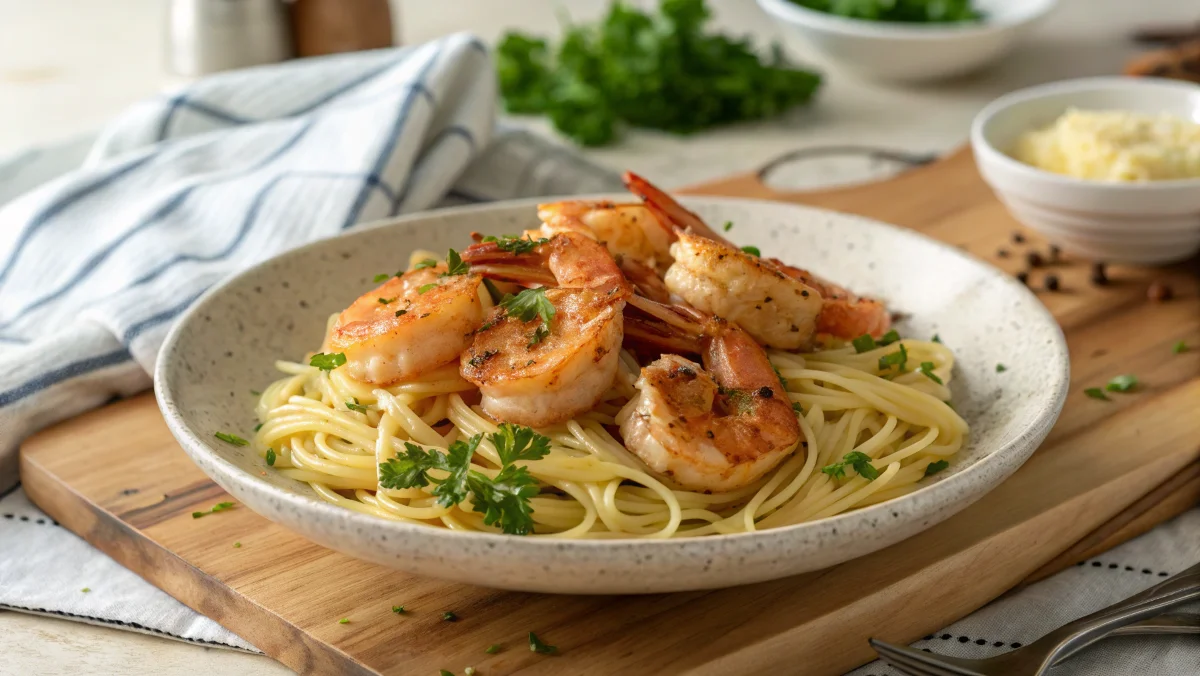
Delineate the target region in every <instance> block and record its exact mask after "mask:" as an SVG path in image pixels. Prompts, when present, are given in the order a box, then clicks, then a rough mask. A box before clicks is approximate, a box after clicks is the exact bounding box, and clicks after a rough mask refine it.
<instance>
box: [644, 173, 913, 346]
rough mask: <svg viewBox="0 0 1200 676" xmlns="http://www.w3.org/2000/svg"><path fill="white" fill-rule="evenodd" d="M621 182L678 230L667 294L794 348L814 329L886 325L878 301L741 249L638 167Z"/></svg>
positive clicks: (873, 329)
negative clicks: (646, 176)
mask: <svg viewBox="0 0 1200 676" xmlns="http://www.w3.org/2000/svg"><path fill="white" fill-rule="evenodd" d="M625 185H626V186H627V187H628V188H629V190H630V191H631V192H633V193H634V194H636V195H638V196H639V197H641V198H642V199H644V200H646V205H647V207H649V208H650V209H651V211H653V212H654V213H656V214H658V215H659V216H660V220H663V222H666V223H670V224H671V226H672V229H673V231H674V233H675V235H676V237H677V241H676V242H675V243H674V244H672V245H671V255H672V256H674V258H675V263H674V264H673V265H672V266H671V267H670V268H669V269H668V270H667V274H666V277H665V281H666V284H667V288H668V289H669V290H670V291H671V293H673V294H675V295H676V296H678V297H680V298H682V299H683V300H685V301H687V302H688V303H690V304H691V305H693V306H694V307H696V308H699V309H701V310H705V311H708V312H712V313H714V314H717V315H720V316H722V317H726V318H728V319H732V320H734V321H736V322H738V323H739V324H741V326H742V327H743V328H745V329H746V330H747V331H748V332H749V333H750V335H752V336H754V337H755V338H756V339H757V340H758V341H759V342H762V343H764V344H766V345H768V346H770V347H776V348H780V349H785V350H794V349H798V348H801V347H804V346H806V345H807V344H808V343H809V342H810V340H811V338H812V337H813V335H814V334H815V335H818V336H819V335H832V336H835V337H838V338H845V339H852V338H857V337H858V336H861V335H863V334H864V333H869V334H871V335H873V336H876V337H878V336H881V335H883V334H884V333H885V332H886V331H887V330H888V328H889V327H890V326H891V317H890V315H889V313H888V311H887V308H886V307H885V306H884V305H883V303H881V302H879V301H877V300H874V299H870V298H862V297H859V296H856V295H855V294H854V293H852V292H850V291H849V290H847V289H845V288H843V287H841V286H838V285H837V284H834V283H832V282H829V281H826V280H824V279H821V278H820V277H818V276H817V275H814V274H813V273H811V272H808V271H807V270H802V269H800V268H797V267H793V266H790V265H787V264H786V263H783V262H782V261H780V260H779V259H768V260H763V259H761V258H759V257H757V256H752V255H750V254H746V253H744V252H742V251H741V250H740V249H738V248H737V247H735V246H734V245H733V244H731V243H730V242H729V241H727V240H726V239H724V238H723V237H721V236H720V235H718V234H717V233H716V231H714V230H713V229H712V228H710V227H709V226H708V225H707V224H706V223H705V222H704V221H703V220H702V219H701V218H700V217H699V216H697V215H696V214H694V213H692V212H691V211H688V210H687V209H686V208H685V207H684V206H683V205H681V204H679V203H678V202H676V201H675V200H674V199H673V198H672V197H671V196H670V195H668V194H667V193H665V192H664V191H662V190H660V189H659V188H657V187H655V186H654V185H653V184H651V183H650V182H649V181H647V180H646V179H644V178H642V177H640V176H638V175H637V174H633V173H630V172H626V173H625ZM785 277H786V278H788V279H787V280H785V279H784V278H785ZM781 301H782V302H781ZM769 303H779V304H778V305H775V306H773V307H772V306H770V305H769Z"/></svg>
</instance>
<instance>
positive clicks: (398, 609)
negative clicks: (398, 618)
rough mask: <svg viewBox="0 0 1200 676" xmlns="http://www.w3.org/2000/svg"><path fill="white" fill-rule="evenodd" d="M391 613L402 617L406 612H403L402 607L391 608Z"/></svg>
mask: <svg viewBox="0 0 1200 676" xmlns="http://www.w3.org/2000/svg"><path fill="white" fill-rule="evenodd" d="M392 612H393V613H396V614H397V615H403V614H404V613H406V612H408V611H406V610H404V606H392Z"/></svg>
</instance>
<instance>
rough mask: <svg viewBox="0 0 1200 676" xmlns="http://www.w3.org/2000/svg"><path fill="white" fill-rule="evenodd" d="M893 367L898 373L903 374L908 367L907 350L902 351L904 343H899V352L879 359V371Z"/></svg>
mask: <svg viewBox="0 0 1200 676" xmlns="http://www.w3.org/2000/svg"><path fill="white" fill-rule="evenodd" d="M893 366H895V367H896V369H897V370H898V371H899V372H900V373H904V370H905V368H907V366H908V350H905V349H904V343H900V351H899V352H893V353H891V354H885V355H883V356H882V357H880V358H879V370H880V371H886V370H888V369H890V368H891V367H893Z"/></svg>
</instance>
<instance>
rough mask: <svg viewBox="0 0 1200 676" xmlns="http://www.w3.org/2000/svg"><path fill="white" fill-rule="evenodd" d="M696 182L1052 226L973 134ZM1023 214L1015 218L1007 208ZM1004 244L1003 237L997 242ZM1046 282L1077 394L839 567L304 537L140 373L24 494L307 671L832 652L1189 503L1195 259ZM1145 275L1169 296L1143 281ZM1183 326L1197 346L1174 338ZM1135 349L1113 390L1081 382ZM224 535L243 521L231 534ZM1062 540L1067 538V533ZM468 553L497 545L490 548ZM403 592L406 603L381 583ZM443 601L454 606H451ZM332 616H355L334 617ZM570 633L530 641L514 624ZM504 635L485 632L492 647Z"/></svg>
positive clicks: (968, 605) (943, 221) (1003, 227)
mask: <svg viewBox="0 0 1200 676" xmlns="http://www.w3.org/2000/svg"><path fill="white" fill-rule="evenodd" d="M692 192H697V193H705V194H722V195H740V196H747V197H759V198H766V199H785V200H789V201H796V202H803V203H807V204H814V205H818V206H824V207H829V208H833V209H838V210H841V211H847V212H854V213H859V214H863V215H867V216H871V217H875V218H879V219H881V220H886V221H889V222H892V223H896V224H899V225H904V226H907V227H911V228H914V229H917V230H920V231H922V232H925V233H927V234H929V235H932V236H934V237H936V238H938V239H941V240H944V241H947V242H951V243H953V244H956V245H960V246H962V247H964V248H965V249H966V250H967V251H968V252H970V253H972V254H974V255H976V256H978V257H980V258H983V259H986V260H988V261H990V262H992V263H994V264H996V265H998V266H999V267H1002V268H1004V269H1006V270H1008V271H1010V272H1016V271H1017V270H1019V269H1023V266H1024V262H1023V260H1024V256H1025V254H1026V252H1028V251H1038V252H1040V253H1042V254H1043V255H1045V254H1047V245H1046V243H1045V242H1044V241H1042V240H1040V239H1039V238H1037V237H1036V236H1034V235H1033V234H1032V233H1029V232H1025V231H1022V230H1020V228H1019V227H1018V226H1017V225H1016V223H1015V222H1014V221H1013V220H1012V219H1011V218H1010V217H1009V216H1008V214H1007V213H1006V212H1005V211H1004V209H1003V208H1002V207H1001V205H1000V204H999V203H998V202H997V201H996V200H995V199H994V198H993V196H992V195H991V193H990V191H989V190H988V189H987V187H986V186H985V185H984V184H983V182H982V181H981V179H980V178H979V176H978V174H977V173H976V172H975V169H974V165H973V162H972V160H971V158H970V156H969V154H967V153H966V152H960V153H957V154H955V155H953V156H950V157H948V158H946V159H944V160H941V161H939V162H937V163H935V164H932V165H929V166H926V167H923V168H920V169H916V170H913V171H911V172H909V173H906V174H904V175H902V176H900V177H898V178H896V179H892V180H890V181H887V182H883V183H878V184H872V185H868V186H861V187H855V188H847V189H841V190H834V191H827V192H822V193H813V194H807V195H781V194H778V193H775V192H773V191H771V190H770V189H769V188H766V187H765V186H763V185H761V184H760V183H759V182H758V181H757V180H756V179H755V178H754V177H751V176H745V177H737V178H734V179H730V180H727V181H722V182H719V183H715V184H711V185H708V186H703V187H701V188H699V189H696V190H693V191H692ZM1017 231H1020V232H1022V233H1023V235H1024V237H1025V238H1026V242H1025V243H1024V244H1017V243H1015V242H1014V241H1013V234H1014V232H1017ZM1002 248H1003V249H1005V250H1007V251H1008V252H1009V255H1008V256H1007V257H1005V258H1002V257H1000V256H999V254H998V252H999V250H1000V249H1002ZM1047 274H1054V275H1057V276H1058V277H1059V279H1060V283H1061V287H1062V288H1061V290H1060V291H1058V292H1055V293H1050V292H1042V293H1041V294H1040V295H1041V298H1042V300H1043V302H1045V303H1046V305H1047V307H1049V308H1050V310H1051V311H1052V312H1053V313H1054V315H1055V316H1056V317H1057V318H1058V320H1059V321H1060V323H1061V324H1062V326H1063V328H1064V330H1065V332H1066V336H1067V341H1068V344H1069V347H1070V350H1071V355H1072V358H1071V371H1072V385H1071V391H1070V394H1069V396H1068V399H1067V405H1066V409H1065V410H1064V412H1063V415H1062V418H1061V419H1060V421H1059V423H1058V425H1057V426H1056V427H1055V428H1054V430H1053V431H1052V432H1051V435H1050V437H1049V438H1048V439H1047V441H1046V443H1045V444H1044V445H1043V447H1042V448H1041V449H1039V451H1038V452H1037V453H1036V454H1035V455H1034V456H1033V458H1032V459H1031V460H1030V461H1029V462H1028V463H1026V465H1025V466H1024V467H1022V468H1021V469H1020V470H1019V471H1018V472H1017V473H1016V474H1015V475H1014V476H1013V477H1012V478H1011V479H1009V480H1008V481H1006V482H1005V483H1004V484H1002V485H1001V486H1000V487H999V488H997V489H996V490H994V491H993V492H992V493H990V494H988V495H987V496H985V497H984V498H983V499H981V500H980V501H979V502H977V503H976V504H974V505H973V506H971V507H970V508H968V509H967V510H965V511H963V512H962V513H960V514H958V515H957V516H955V517H952V518H951V519H949V520H947V521H946V522H944V523H942V524H941V525H939V526H936V527H935V528H933V529H932V530H930V531H927V532H925V533H922V534H920V535H918V536H916V537H914V538H912V539H910V540H907V541H905V542H902V543H900V544H898V545H895V546H893V547H891V548H888V549H886V550H883V551H881V552H878V553H876V554H873V555H870V556H867V557H863V558H861V559H857V560H855V561H851V562H849V563H846V564H843V565H840V566H837V567H834V568H832V569H829V570H825V571H820V572H816V573H811V574H806V575H801V576H797V577H793V578H788V579H785V580H780V581H776V582H769V583H762V584H756V585H751V586H746V587H740V588H735V589H727V590H721V591H709V592H695V593H681V594H671V595H657V596H640V597H572V596H552V595H537V594H522V593H514V592H504V591H495V590H488V589H482V588H477V587H469V586H464V585H458V584H450V583H445V582H439V581H437V580H431V579H425V578H417V577H414V576H411V575H406V574H403V573H398V572H395V571H391V570H388V569H384V568H381V567H378V566H374V565H371V564H367V563H363V562H360V561H357V560H354V559H351V558H349V557H347V556H344V555H342V554H339V553H337V552H334V551H330V550H327V549H324V548H321V547H319V546H317V545H314V544H312V543H310V542H307V541H305V540H303V539H301V538H300V537H298V536H296V535H293V534H292V533H290V532H289V531H287V530H284V529H283V528H281V527H279V526H276V525H274V524H272V523H270V522H268V521H266V520H265V519H263V518H261V517H259V516H257V515H256V514H254V513H253V512H250V511H249V510H247V509H245V508H240V507H239V508H235V509H232V510H229V511H226V512H221V513H218V514H213V515H210V516H207V517H205V518H202V519H193V518H192V516H191V513H192V512H193V511H196V510H200V509H206V508H208V507H210V506H212V505H213V504H214V503H217V502H220V501H222V500H224V499H227V496H226V495H225V494H224V493H223V492H222V491H221V490H220V489H219V488H218V487H217V486H215V485H214V484H212V483H211V482H210V481H208V479H207V478H206V477H205V476H204V475H203V474H202V473H201V472H200V471H199V470H198V469H196V467H195V466H194V465H192V463H191V462H190V461H189V460H188V459H187V457H186V456H185V455H184V453H183V452H182V451H181V450H180V449H179V448H178V447H177V445H176V444H175V441H174V439H173V438H172V437H171V435H170V434H169V432H168V431H167V428H166V425H165V424H164V423H163V421H162V419H161V417H160V416H159V413H158V409H157V407H156V406H155V404H154V400H153V398H152V397H151V396H150V395H142V396H139V397H135V398H133V399H129V400H126V401H122V402H118V403H115V404H112V405H110V406H107V407H105V408H102V409H99V410H97V411H94V412H92V413H90V414H88V415H85V416H82V417H80V418H77V419H75V420H72V421H69V422H66V423H63V424H60V425H58V426H56V427H53V428H51V429H48V430H46V431H44V432H42V433H41V434H39V435H37V436H35V437H34V438H32V439H30V440H29V441H27V442H26V443H25V445H24V446H23V448H22V454H21V463H22V465H21V466H22V473H23V480H24V483H25V488H26V490H27V492H28V493H29V495H30V497H31V498H32V499H33V500H34V501H35V502H36V503H37V504H38V505H39V506H41V507H42V508H43V509H45V510H46V511H47V512H48V513H49V514H50V515H51V516H53V517H54V518H55V519H57V520H58V521H59V522H60V523H62V524H63V525H64V526H66V527H67V528H69V529H71V530H72V531H74V532H76V533H78V534H79V535H81V536H82V537H84V538H86V539H87V540H88V541H89V542H91V543H92V544H94V545H95V546H97V547H99V548H100V549H102V550H104V551H105V552H107V553H108V554H109V555H111V556H113V557H114V558H115V559H117V560H118V561H120V562H121V563H122V564H123V565H125V566H127V567H129V568H130V569H132V570H134V571H135V572H137V573H138V574H140V575H142V576H143V577H145V578H146V579H147V580H149V581H150V582H152V583H153V584H155V585H157V586H159V587H160V588H162V589H164V590H166V591H167V592H168V593H170V594H171V595H173V596H175V597H176V598H178V599H180V600H181V601H183V602H184V603H186V604H187V605H189V606H191V607H192V608H195V609H196V610H198V611H199V612H201V613H204V614H205V615H208V616H209V617H211V618H213V619H214V620H216V621H217V622H220V623H221V624H223V625H224V626H226V627H228V628H229V629H231V630H233V631H234V632H236V633H237V634H239V635H241V636H243V637H244V638H246V639H247V640H249V641H250V642H252V643H254V644H255V645H256V646H258V647H259V648H261V649H262V650H263V651H265V652H266V653H267V654H269V655H271V656H273V657H275V658H276V659H278V660H280V661H282V662H284V663H285V664H287V665H288V666H290V667H292V668H294V669H296V670H297V671H301V672H305V673H367V674H374V673H386V674H424V675H428V674H436V673H438V670H439V669H447V670H450V671H452V672H454V673H456V674H461V673H462V672H463V670H464V669H465V667H467V666H473V667H475V668H476V669H477V670H478V672H479V673H481V674H487V675H489V676H491V675H494V674H516V673H519V674H546V673H570V674H616V673H620V674H651V673H655V674H659V673H663V674H675V673H691V674H758V673H764V672H768V671H777V672H778V673H804V674H836V673H841V672H844V671H846V670H848V669H850V668H852V667H855V666H857V665H859V664H862V663H864V662H867V661H869V660H871V659H872V658H873V653H872V652H871V651H870V649H869V648H868V646H867V643H866V639H867V638H868V637H870V636H877V637H880V638H883V639H887V640H891V641H909V640H913V639H916V638H919V637H920V636H922V635H924V634H927V633H929V632H932V631H936V630H938V629H941V628H942V627H944V626H945V625H947V624H949V623H951V622H953V621H954V620H956V619H958V618H960V617H963V616H964V615H967V614H968V613H970V612H971V611H973V610H975V609H977V608H979V607H980V606H982V605H984V604H986V603H987V602H988V601H990V600H991V599H994V598H996V597H997V596H999V595H1001V594H1003V593H1005V592H1006V591H1007V590H1010V589H1012V588H1014V587H1016V586H1017V585H1019V584H1021V583H1022V581H1023V580H1025V579H1026V578H1028V577H1030V576H1031V575H1033V576H1035V577H1044V576H1045V575H1047V574H1049V573H1051V572H1053V571H1055V570H1058V569H1061V568H1062V567H1065V566H1069V565H1072V564H1073V563H1075V562H1076V561H1077V560H1080V559H1081V558H1083V557H1088V556H1093V555H1095V554H1096V553H1097V552H1099V551H1103V549H1106V548H1108V547H1111V546H1113V545H1115V544H1118V543H1119V542H1122V541H1124V540H1125V539H1127V538H1129V537H1132V536H1134V535H1136V534H1138V533H1141V532H1144V531H1145V530H1146V529H1148V528H1151V527H1153V525H1155V524H1157V523H1160V522H1161V521H1163V520H1165V519H1168V518H1170V517H1171V516H1174V515H1175V514H1178V513H1179V512H1181V511H1183V510H1184V509H1187V508H1188V507H1189V506H1191V505H1194V504H1195V502H1196V498H1197V495H1198V494H1200V480H1198V477H1200V470H1198V469H1197V467H1200V464H1198V463H1200V415H1198V411H1200V288H1198V287H1200V283H1198V280H1200V276H1198V275H1197V270H1196V262H1195V261H1192V262H1191V263H1190V264H1189V265H1183V266H1176V267H1174V268H1170V269H1153V270H1152V269H1138V268H1127V267H1120V266H1112V267H1110V268H1109V271H1108V274H1109V277H1110V279H1111V280H1112V281H1111V283H1110V284H1109V285H1106V286H1103V287H1097V286H1093V285H1092V284H1090V283H1089V281H1088V278H1089V265H1088V264H1087V263H1086V262H1082V261H1074V260H1070V259H1067V260H1064V261H1061V262H1059V263H1056V264H1054V265H1052V266H1050V267H1047V268H1039V269H1037V270H1034V271H1033V273H1032V275H1031V281H1030V283H1031V285H1032V286H1034V287H1040V286H1041V285H1042V284H1043V281H1044V277H1045V275H1047ZM1152 281H1160V282H1162V283H1166V284H1168V285H1169V286H1170V287H1171V288H1172V290H1173V291H1174V296H1175V298H1174V299H1172V300H1170V301H1168V302H1162V303H1152V302H1149V301H1147V299H1146V288H1147V286H1148V285H1149V284H1150V283H1151V282H1152ZM1179 340H1186V341H1187V342H1188V343H1189V344H1190V345H1192V350H1190V351H1188V352H1185V353H1183V354H1174V353H1173V352H1172V349H1171V348H1172V345H1173V344H1174V343H1176V342H1177V341H1179ZM1120 373H1134V374H1137V375H1138V377H1139V378H1140V379H1141V382H1142V384H1141V386H1139V388H1138V389H1137V390H1136V391H1135V392H1132V393H1129V394H1113V395H1111V399H1112V400H1111V401H1098V400H1095V399H1090V398H1087V397H1086V396H1085V395H1084V394H1083V390H1084V389H1085V388H1087V387H1092V386H1098V385H1103V384H1104V383H1105V382H1107V381H1108V379H1109V378H1111V377H1112V376H1114V375H1117V374H1120ZM235 543H240V546H239V547H235V546H234V545H235ZM1064 553H1065V554H1064ZM480 565H487V562H486V561H481V562H480ZM394 605H404V606H405V608H406V609H407V611H408V612H406V613H405V614H403V615H398V614H395V613H393V612H392V606H394ZM444 611H453V612H454V613H456V614H457V616H458V618H459V619H458V621H455V622H448V621H444V620H443V619H442V613H443V612H444ZM342 618H345V619H347V620H348V622H347V623H344V624H343V623H340V622H339V620H340V619H342ZM529 631H535V632H537V634H538V635H539V636H541V637H542V638H543V639H544V640H546V641H547V642H549V643H552V644H554V645H556V646H558V648H559V650H560V653H561V654H560V655H558V656H555V657H547V656H543V655H538V654H534V653H531V652H530V651H529V648H528V643H527V639H526V636H527V633H528V632H529ZM492 644H500V645H501V646H502V648H503V649H502V650H501V651H500V652H499V653H497V654H487V653H485V649H486V648H487V647H488V646H490V645H492Z"/></svg>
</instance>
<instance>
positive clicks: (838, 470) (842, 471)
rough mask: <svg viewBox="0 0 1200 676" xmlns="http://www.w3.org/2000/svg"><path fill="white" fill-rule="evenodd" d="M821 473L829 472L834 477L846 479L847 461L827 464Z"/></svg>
mask: <svg viewBox="0 0 1200 676" xmlns="http://www.w3.org/2000/svg"><path fill="white" fill-rule="evenodd" d="M821 473H822V474H828V475H829V476H831V477H833V478H834V479H845V478H846V463H844V462H835V463H833V464H832V465H825V466H824V467H822V468H821Z"/></svg>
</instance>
